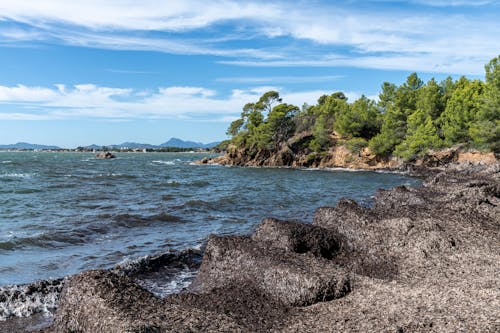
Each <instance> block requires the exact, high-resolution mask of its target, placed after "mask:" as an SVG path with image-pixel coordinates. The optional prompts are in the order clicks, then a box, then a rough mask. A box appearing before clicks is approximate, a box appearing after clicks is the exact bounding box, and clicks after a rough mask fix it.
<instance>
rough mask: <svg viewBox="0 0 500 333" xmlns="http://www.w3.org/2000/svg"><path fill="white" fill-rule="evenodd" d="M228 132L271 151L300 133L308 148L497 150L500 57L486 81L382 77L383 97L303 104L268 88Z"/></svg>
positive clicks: (250, 146) (391, 152) (327, 98)
mask: <svg viewBox="0 0 500 333" xmlns="http://www.w3.org/2000/svg"><path fill="white" fill-rule="evenodd" d="M227 134H228V135H229V136H230V139H229V140H227V141H225V142H223V143H222V145H221V146H222V148H224V147H227V145H228V144H232V145H234V146H236V147H239V148H245V149H246V151H248V152H249V153H250V154H252V153H255V152H257V151H259V150H260V151H262V150H267V151H269V152H271V153H272V152H274V151H277V150H278V149H280V147H281V146H282V145H283V144H286V143H287V142H289V140H292V139H293V138H294V137H296V136H298V135H301V134H302V136H304V134H308V138H309V139H308V140H307V142H306V143H305V147H304V149H306V150H308V151H310V152H311V153H320V154H321V153H323V152H326V151H328V150H329V149H330V148H331V147H333V146H335V145H345V146H346V147H347V148H348V149H349V150H351V151H352V152H358V153H359V151H361V150H362V149H364V148H366V147H368V148H369V149H370V151H371V153H372V154H375V155H377V156H397V157H401V158H403V159H405V160H411V159H413V158H416V157H418V156H422V155H423V154H425V153H426V152H428V151H429V150H439V149H443V148H446V147H452V146H456V145H461V146H462V147H465V148H470V149H477V150H481V151H494V152H495V153H499V152H500V56H498V57H496V58H494V59H492V60H491V61H490V62H489V63H488V64H487V65H486V66H485V80H484V81H482V80H471V79H468V78H466V77H465V76H462V77H460V78H459V79H458V80H453V79H452V78H451V77H448V78H447V79H445V80H443V81H441V82H437V81H436V80H435V79H431V80H429V81H428V82H423V81H422V80H421V79H420V78H419V77H418V75H417V74H416V73H413V74H411V75H409V76H408V78H407V79H406V82H404V83H403V84H402V85H399V86H398V85H395V84H392V83H389V82H384V83H383V84H382V87H381V91H380V93H379V95H378V100H371V99H369V98H367V97H365V96H361V97H360V98H359V99H357V100H355V101H353V102H350V101H348V99H347V98H346V96H345V95H344V93H342V92H334V93H332V94H331V95H323V96H320V97H319V98H318V101H317V104H315V105H308V104H304V105H303V106H302V107H300V108H299V107H298V106H295V105H291V104H286V103H282V99H281V97H280V95H279V93H278V92H276V91H268V92H266V93H265V94H263V95H262V96H261V97H260V99H259V100H258V101H256V102H252V103H247V104H246V105H245V106H244V107H243V111H242V112H241V116H240V117H239V118H238V119H236V120H235V121H233V122H232V123H231V124H230V126H229V128H228V130H227Z"/></svg>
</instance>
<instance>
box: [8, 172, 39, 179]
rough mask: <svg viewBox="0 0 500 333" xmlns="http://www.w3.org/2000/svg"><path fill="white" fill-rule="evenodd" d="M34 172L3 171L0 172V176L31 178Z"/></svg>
mask: <svg viewBox="0 0 500 333" xmlns="http://www.w3.org/2000/svg"><path fill="white" fill-rule="evenodd" d="M34 175H35V174H34V173H3V174H0V178H31V177H33V176H34Z"/></svg>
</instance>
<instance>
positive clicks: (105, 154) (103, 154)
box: [95, 151, 116, 159]
mask: <svg viewBox="0 0 500 333" xmlns="http://www.w3.org/2000/svg"><path fill="white" fill-rule="evenodd" d="M115 157H116V156H115V154H113V153H111V152H109V151H106V152H100V153H97V154H96V155H95V158H99V159H110V158H115Z"/></svg>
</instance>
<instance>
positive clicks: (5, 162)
mask: <svg viewBox="0 0 500 333" xmlns="http://www.w3.org/2000/svg"><path fill="white" fill-rule="evenodd" d="M1 163H2V164H11V163H12V161H2V162H1Z"/></svg>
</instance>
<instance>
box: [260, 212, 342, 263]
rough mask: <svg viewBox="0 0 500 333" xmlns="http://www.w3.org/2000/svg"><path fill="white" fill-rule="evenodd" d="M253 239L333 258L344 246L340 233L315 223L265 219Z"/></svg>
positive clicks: (290, 249) (269, 244)
mask: <svg viewBox="0 0 500 333" xmlns="http://www.w3.org/2000/svg"><path fill="white" fill-rule="evenodd" d="M251 237H252V239H253V240H254V241H256V242H262V243H265V245H266V246H269V247H277V248H282V249H284V250H287V251H291V252H295V253H306V252H308V253H311V254H313V255H314V256H316V257H322V258H325V259H332V258H333V257H335V256H336V255H337V254H338V253H339V252H340V251H341V250H342V249H343V246H344V243H345V242H344V240H343V238H342V237H341V235H339V234H338V233H336V232H334V231H332V230H328V229H324V228H321V227H318V226H315V225H311V224H305V223H297V222H286V221H280V220H277V219H273V218H267V219H264V220H263V221H262V222H261V223H260V224H259V226H258V227H257V229H256V230H255V232H254V233H253V234H252V236H251Z"/></svg>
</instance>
